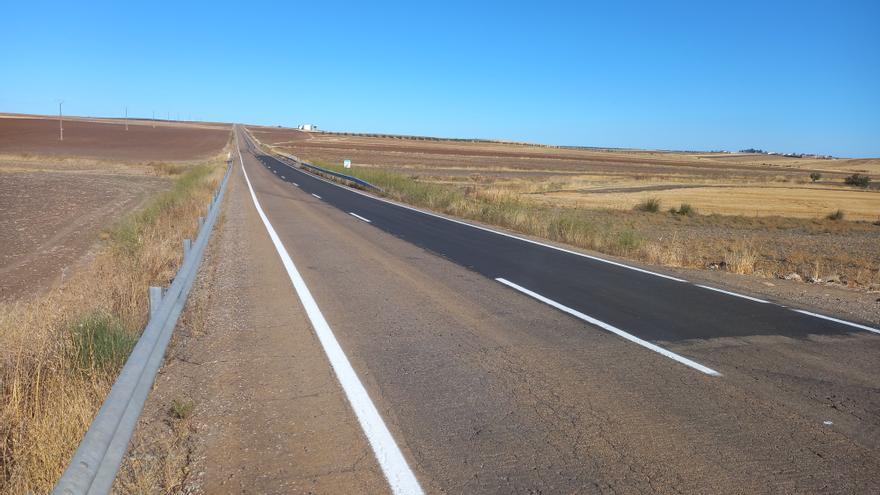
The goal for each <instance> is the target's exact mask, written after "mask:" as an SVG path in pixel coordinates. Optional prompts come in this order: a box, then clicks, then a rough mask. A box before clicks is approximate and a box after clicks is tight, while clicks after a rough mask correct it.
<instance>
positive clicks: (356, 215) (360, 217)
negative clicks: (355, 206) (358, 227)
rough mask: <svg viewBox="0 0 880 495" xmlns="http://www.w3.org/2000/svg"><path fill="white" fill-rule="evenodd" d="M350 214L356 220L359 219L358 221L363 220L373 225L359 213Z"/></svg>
mask: <svg viewBox="0 0 880 495" xmlns="http://www.w3.org/2000/svg"><path fill="white" fill-rule="evenodd" d="M348 214H349V215H351V216H353V217H355V218H358V219H360V220H363V221H365V222H367V223H373V222H371V221H369V220H367V219H366V218H364V217H362V216H360V215H358V214H357V213H352V212H348Z"/></svg>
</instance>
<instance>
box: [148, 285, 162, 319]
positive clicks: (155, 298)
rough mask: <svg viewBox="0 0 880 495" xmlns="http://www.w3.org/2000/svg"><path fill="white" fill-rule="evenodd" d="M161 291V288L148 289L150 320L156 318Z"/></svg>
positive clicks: (160, 301) (160, 302)
mask: <svg viewBox="0 0 880 495" xmlns="http://www.w3.org/2000/svg"><path fill="white" fill-rule="evenodd" d="M162 296H163V290H162V288H161V287H150V319H152V318H153V317H154V316H156V312H157V311H159V305H160V304H162Z"/></svg>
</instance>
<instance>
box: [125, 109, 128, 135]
mask: <svg viewBox="0 0 880 495" xmlns="http://www.w3.org/2000/svg"><path fill="white" fill-rule="evenodd" d="M125 130H126V131H127V130H128V105H126V106H125Z"/></svg>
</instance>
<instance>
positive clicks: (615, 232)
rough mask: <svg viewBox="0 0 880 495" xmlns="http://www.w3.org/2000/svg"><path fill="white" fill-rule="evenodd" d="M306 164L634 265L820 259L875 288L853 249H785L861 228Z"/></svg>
mask: <svg viewBox="0 0 880 495" xmlns="http://www.w3.org/2000/svg"><path fill="white" fill-rule="evenodd" d="M313 163H314V164H315V165H318V166H321V167H324V168H327V169H329V170H332V171H335V172H340V173H345V174H349V175H353V176H356V177H358V178H360V179H363V180H366V181H368V182H370V183H372V184H374V185H375V186H378V187H380V188H382V189H383V190H384V196H386V197H388V198H390V199H394V200H397V201H400V202H403V203H408V204H412V205H415V206H419V207H423V208H427V209H431V210H434V211H437V212H440V213H445V214H448V215H452V216H456V217H460V218H466V219H469V220H475V221H478V222H482V223H486V224H491V225H496V226H499V227H502V228H506V229H509V230H512V231H516V232H520V233H523V234H527V235H532V236H536V237H541V238H544V239H550V240H552V241H557V242H561V243H565V244H570V245H573V246H577V247H582V248H586V249H591V250H595V251H599V252H602V253H606V254H610V255H615V256H622V257H626V258H630V259H635V260H638V261H644V262H648V263H654V264H659V265H665V266H673V267H693V268H704V269H705V268H709V269H721V270H726V271H730V272H733V273H739V274H755V275H759V276H764V277H783V276H785V275H787V274H789V273H791V272H796V273H800V274H801V275H802V276H803V278H804V279H807V278H809V277H810V276H811V275H810V274H811V272H812V270H813V268H812V267H813V266H814V265H815V262H816V261H817V260H821V262H822V263H823V264H824V265H827V266H829V267H830V266H833V268H829V269H831V270H834V271H835V272H837V273H841V274H847V283H848V284H850V285H851V286H854V287H875V286H877V284H878V283H880V270H878V267H877V265H876V263H875V261H874V258H859V257H857V254H854V253H857V251H855V250H853V251H852V252H851V251H843V250H839V251H838V252H834V253H831V254H828V252H827V251H819V252H818V253H816V252H812V253H810V252H806V251H805V250H803V249H801V248H799V247H798V246H799V244H798V243H795V244H794V246H793V247H792V243H791V242H788V241H789V240H790V239H792V238H797V237H798V236H808V237H810V238H811V239H819V238H821V237H827V236H829V235H835V236H838V235H851V236H853V237H855V238H856V240H857V241H858V240H859V239H860V238H861V237H869V236H871V235H872V234H871V233H870V232H864V231H865V226H862V225H860V224H852V225H850V224H848V223H846V222H840V221H836V220H828V219H810V220H808V219H793V218H785V217H772V218H767V217H756V218H751V217H745V216H723V215H714V214H712V215H701V214H699V213H698V212H697V211H696V210H695V209H694V208H693V207H692V206H691V205H690V204H686V203H683V204H681V205H680V206H679V208H678V209H675V208H671V209H670V214H669V215H658V214H646V213H645V211H647V212H656V211H659V210H660V201H659V200H656V201H645V203H646V205H645V208H641V209H639V210H642V211H636V210H632V211H620V210H613V209H597V208H593V207H589V208H587V207H578V206H568V205H565V206H563V205H560V204H558V203H557V204H553V203H548V202H543V201H536V200H531V199H530V196H528V195H527V194H523V193H522V191H520V190H517V189H515V188H509V187H505V186H504V185H497V184H493V183H491V182H490V183H485V184H484V183H477V182H472V183H467V184H456V185H451V184H448V183H438V182H434V181H431V180H430V177H429V178H428V179H424V178H421V177H419V176H414V175H407V174H404V173H399V172H394V171H389V170H384V169H381V168H377V167H363V166H362V167H358V166H355V167H354V168H352V169H343V168H342V167H341V166H340V165H337V164H335V163H327V162H323V161H313ZM649 199H651V198H649ZM649 203H650V204H649ZM866 225H867V224H866ZM853 229H856V230H854V231H853ZM851 231H853V232H854V233H853V232H851ZM759 234H760V235H759ZM777 239H780V240H782V241H784V242H778V240H777Z"/></svg>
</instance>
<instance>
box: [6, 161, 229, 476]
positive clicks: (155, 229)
mask: <svg viewBox="0 0 880 495" xmlns="http://www.w3.org/2000/svg"><path fill="white" fill-rule="evenodd" d="M222 163H223V161H222V159H219V158H218V159H217V160H214V161H213V162H212V163H211V164H202V165H194V166H190V167H188V168H187V169H186V170H185V171H180V172H182V173H181V174H180V175H178V176H177V178H176V182H175V187H174V189H173V190H172V191H169V192H167V193H163V194H161V195H159V196H158V197H157V198H156V199H155V200H154V201H153V202H152V203H151V204H150V205H149V206H148V207H147V208H145V209H144V210H142V211H140V212H138V213H136V214H133V215H131V216H130V217H129V218H127V219H125V220H123V221H121V222H119V224H118V225H116V226H113V227H112V228H110V229H109V230H108V231H107V232H106V235H105V236H104V238H105V239H106V240H105V243H104V246H103V247H102V249H101V250H100V254H98V256H97V257H96V258H95V259H94V260H93V261H92V262H91V264H90V265H89V266H88V267H86V268H83V269H82V270H80V271H79V272H78V273H75V274H74V275H73V276H72V277H71V278H70V279H68V281H67V282H66V283H65V284H63V285H62V286H61V287H59V288H57V289H54V290H52V291H50V292H48V293H46V294H44V295H41V296H39V297H37V298H35V299H32V300H27V301H18V302H14V303H10V304H5V305H2V306H0V393H2V396H3V400H2V404H0V492H4V493H27V492H35V493H42V492H47V491H48V490H49V489H51V487H52V485H53V483H54V482H55V481H56V480H57V478H58V477H59V476H60V474H61V472H62V470H63V469H64V467H65V465H66V463H67V461H68V459H69V457H70V455H71V454H72V453H73V451H74V450H75V448H76V446H77V444H78V442H79V440H80V439H81V437H82V435H83V433H84V432H85V430H86V428H87V427H88V425H89V423H90V421H91V418H92V416H93V415H94V413H95V412H96V411H97V409H98V407H99V406H100V404H101V402H102V400H103V398H104V396H105V395H106V393H107V391H108V390H109V387H110V386H111V384H112V382H113V380H114V378H115V376H116V374H117V373H118V370H119V368H120V366H121V364H122V362H123V359H122V358H123V357H124V356H125V355H127V352H128V350H129V349H130V347H131V345H132V344H133V342H135V340H136V339H137V336H138V335H139V333H140V331H141V329H142V328H143V326H144V324H145V323H146V319H147V297H146V295H147V287H148V286H150V285H167V284H168V283H169V281H170V280H171V278H172V277H173V275H174V273H175V272H176V269H177V267H178V265H179V263H180V261H181V253H180V245H181V241H182V239H183V238H186V237H192V236H193V235H194V233H195V231H196V219H197V217H198V216H200V215H203V214H204V210H205V208H206V205H207V202H208V200H209V199H210V197H211V194H212V192H213V190H214V188H215V187H216V185H217V183H218V179H219V178H220V176H221V175H222V171H223V167H222ZM173 172H174V171H168V173H173Z"/></svg>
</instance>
